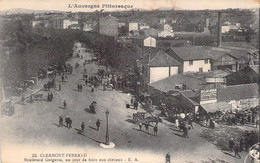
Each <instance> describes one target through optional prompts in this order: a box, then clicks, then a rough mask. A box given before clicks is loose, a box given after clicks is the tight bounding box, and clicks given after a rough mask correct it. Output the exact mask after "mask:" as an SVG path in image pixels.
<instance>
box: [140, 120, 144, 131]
mask: <svg viewBox="0 0 260 163" xmlns="http://www.w3.org/2000/svg"><path fill="white" fill-rule="evenodd" d="M142 126H143V124H142V122H140V123H139V129H140V131H142Z"/></svg>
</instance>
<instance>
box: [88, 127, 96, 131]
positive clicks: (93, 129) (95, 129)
mask: <svg viewBox="0 0 260 163" xmlns="http://www.w3.org/2000/svg"><path fill="white" fill-rule="evenodd" d="M88 127H89V128H91V129H93V130H96V131H98V129H97V128H95V127H92V126H88Z"/></svg>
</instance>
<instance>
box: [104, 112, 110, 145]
mask: <svg viewBox="0 0 260 163" xmlns="http://www.w3.org/2000/svg"><path fill="white" fill-rule="evenodd" d="M105 113H106V117H107V130H106V145H109V134H108V115H109V111H108V110H107V111H106V112H105Z"/></svg>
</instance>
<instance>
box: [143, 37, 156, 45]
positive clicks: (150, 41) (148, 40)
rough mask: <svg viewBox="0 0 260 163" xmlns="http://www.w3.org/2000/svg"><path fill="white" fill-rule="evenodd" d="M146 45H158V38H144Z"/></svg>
mask: <svg viewBox="0 0 260 163" xmlns="http://www.w3.org/2000/svg"><path fill="white" fill-rule="evenodd" d="M144 46H148V47H156V39H155V38H153V37H147V38H145V39H144Z"/></svg>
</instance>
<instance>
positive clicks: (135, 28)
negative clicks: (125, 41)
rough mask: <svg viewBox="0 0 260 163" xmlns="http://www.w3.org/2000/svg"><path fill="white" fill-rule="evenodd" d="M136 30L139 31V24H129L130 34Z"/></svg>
mask: <svg viewBox="0 0 260 163" xmlns="http://www.w3.org/2000/svg"><path fill="white" fill-rule="evenodd" d="M135 30H137V31H138V30H139V26H138V23H134V22H132V23H129V32H130V31H135Z"/></svg>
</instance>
